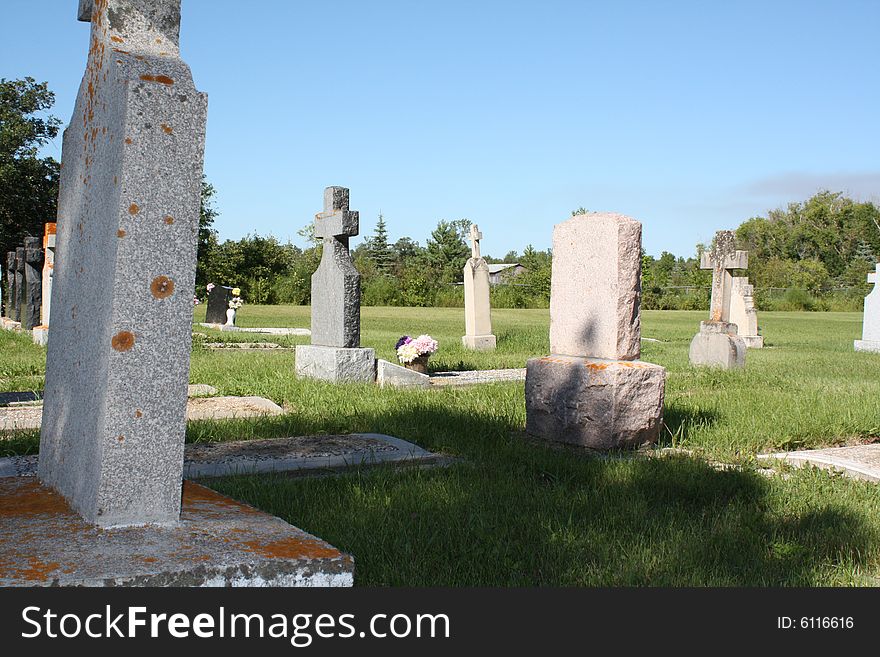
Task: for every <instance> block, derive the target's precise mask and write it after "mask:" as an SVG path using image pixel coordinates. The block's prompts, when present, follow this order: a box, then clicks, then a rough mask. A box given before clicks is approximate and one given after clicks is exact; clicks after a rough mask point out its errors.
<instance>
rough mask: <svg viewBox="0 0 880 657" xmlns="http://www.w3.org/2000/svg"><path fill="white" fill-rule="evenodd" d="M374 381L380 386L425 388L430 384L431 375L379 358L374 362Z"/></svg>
mask: <svg viewBox="0 0 880 657" xmlns="http://www.w3.org/2000/svg"><path fill="white" fill-rule="evenodd" d="M376 383H378V384H379V387H381V388H384V387H386V386H391V387H395V388H418V387H421V388H425V387H430V386H431V377H429V376H428V375H427V374H422V373H421V372H416V371H414V370H410V369H407V368H406V367H401V366H400V365H396V364H394V363H391V362H389V361H387V360H382V359H381V358H380V359H379V360H378V361H377V362H376Z"/></svg>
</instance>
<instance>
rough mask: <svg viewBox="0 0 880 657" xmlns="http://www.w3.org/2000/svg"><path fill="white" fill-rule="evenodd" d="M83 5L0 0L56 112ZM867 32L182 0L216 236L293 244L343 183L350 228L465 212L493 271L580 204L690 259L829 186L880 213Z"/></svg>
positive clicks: (839, 8)
mask: <svg viewBox="0 0 880 657" xmlns="http://www.w3.org/2000/svg"><path fill="white" fill-rule="evenodd" d="M76 5H77V2H76V0H50V1H40V2H21V1H18V0H16V1H14V2H12V1H9V0H7V1H6V2H4V7H3V17H4V21H3V27H0V36H2V38H0V77H5V78H7V79H9V78H18V77H24V76H27V75H29V76H32V77H35V78H37V79H38V80H40V81H44V80H45V81H48V82H49V85H50V88H51V89H52V90H53V91H55V93H56V96H57V104H56V107H55V110H54V113H55V114H56V115H58V116H60V117H61V118H62V119H63V120H65V121H67V120H69V117H70V114H71V112H72V111H73V103H74V99H75V94H76V91H77V87H78V85H79V81H80V79H81V77H82V72H83V70H84V66H85V56H86V49H87V42H88V31H89V27H88V25H87V24H85V23H78V22H76ZM878 25H880V1H876V0H865V1H860V0H838V1H837V2H831V1H830V0H828V1H826V2H810V1H805V0H801V1H798V2H783V1H777V2H772V1H765V2H727V3H718V2H705V1H703V2H684V1H681V2H675V1H669V2H648V1H644V2H637V1H628V2H626V1H621V2H596V1H593V2H590V1H582V2H577V1H562V0H544V1H540V2H539V1H537V0H536V1H533V2H522V1H517V0H506V1H503V2H501V1H495V0H482V1H475V0H471V1H469V2H468V1H460V0H443V1H442V2H416V1H413V0H410V1H409V2H398V1H386V0H373V1H371V2H365V1H363V0H350V1H343V0H321V1H320V2H317V1H312V2H306V1H304V0H253V1H251V2H242V1H241V0H183V24H182V29H181V49H182V54H183V57H184V59H185V60H186V61H187V62H188V63H189V64H190V66H191V67H192V70H193V74H194V77H195V81H196V86H197V87H198V88H199V89H200V90H202V91H205V92H207V93H208V95H209V110H208V138H207V147H206V153H205V169H206V173H207V175H208V178H209V180H210V182H212V183H213V184H214V185H215V186H216V188H217V190H218V197H217V207H218V209H219V210H220V211H221V215H220V217H219V218H218V220H217V222H216V228H217V229H218V230H219V231H220V235H221V238H238V237H241V236H243V235H244V234H246V233H248V232H258V233H260V234H267V233H272V234H274V235H275V236H276V237H278V238H279V239H281V240H284V241H286V240H287V239H291V240H292V241H294V242H298V238H297V236H296V232H297V230H299V229H300V228H302V227H303V226H304V225H305V224H307V223H308V222H309V221H310V220H311V218H312V217H313V216H314V213H315V212H318V211H320V210H321V202H322V192H323V189H324V187H326V186H328V185H344V186H346V187H350V188H351V199H352V208H353V209H357V210H360V213H361V235H365V234H369V233H371V232H372V230H373V227H374V225H375V220H376V217H377V215H378V213H379V211H380V210H381V211H382V213H383V214H384V216H385V218H386V221H387V222H388V228H389V231H390V233H391V237H392V238H393V239H396V238H398V237H401V236H403V235H408V236H411V237H413V238H414V239H416V240H418V241H419V242H420V243H422V244H424V243H425V240H426V238H427V236H428V235H429V233H430V231H431V229H432V228H433V227H434V226H435V225H436V223H437V220H438V219H459V218H463V217H466V218H468V219H470V220H472V221H474V222H476V223H478V224H479V225H480V228H481V230H482V231H483V234H484V252H485V253H489V254H492V255H495V256H502V255H504V253H506V252H507V251H509V250H511V249H515V250H518V251H521V250H522V248H523V247H524V246H525V245H526V244H529V243H531V244H533V245H534V246H535V247H537V248H547V247H548V246H550V242H551V234H552V226H553V224H555V223H558V222H559V221H562V220H564V219H566V218H567V217H568V216H569V215H570V212H571V210H573V209H574V208H577V207H579V206H584V207H586V208H588V209H590V210H601V211H614V212H621V213H624V214H628V215H630V216H632V217H634V218H636V219H638V220H640V221H641V222H642V223H643V224H644V228H643V235H644V244H645V248H646V249H647V250H648V252H649V253H652V254H655V255H656V254H659V253H660V251H662V250H669V251H672V252H674V253H676V254H678V255H689V254H692V253H693V250H694V245H695V244H696V243H697V242H698V241H702V242H707V241H709V240H711V237H712V234H713V233H714V232H715V231H716V230H720V229H724V228H734V227H736V226H737V225H738V224H739V223H740V222H741V221H743V220H744V219H747V218H749V217H751V216H755V215H760V214H763V213H765V212H766V210H768V209H770V208H774V207H779V206H782V205H785V204H786V203H788V202H789V201H796V200H804V199H806V198H808V197H809V196H810V195H812V194H813V193H814V192H815V191H816V190H817V189H819V188H824V187H827V188H831V189H833V190H841V191H846V192H848V193H850V194H851V195H852V196H854V197H856V198H859V199H861V200H871V201H874V202H875V203H876V202H878V201H880V162H878V145H880V111H878V110H880V84H878V83H880V66H878V63H880V39H878V38H877V32H876V31H877V26H878ZM60 151H61V140H60V138H59V139H58V140H57V142H56V143H55V144H52V145H50V146H49V147H48V148H47V149H46V152H47V153H48V154H51V155H53V156H55V157H56V158H60V155H61V152H60Z"/></svg>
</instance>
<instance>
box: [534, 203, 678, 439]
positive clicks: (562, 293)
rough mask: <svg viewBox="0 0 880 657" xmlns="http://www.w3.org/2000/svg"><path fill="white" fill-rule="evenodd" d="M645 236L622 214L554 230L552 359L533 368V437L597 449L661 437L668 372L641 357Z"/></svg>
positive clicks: (580, 218) (588, 217) (580, 219)
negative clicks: (642, 276) (642, 269)
mask: <svg viewBox="0 0 880 657" xmlns="http://www.w3.org/2000/svg"><path fill="white" fill-rule="evenodd" d="M641 238H642V225H641V224H640V223H639V222H638V221H635V220H633V219H631V218H629V217H625V216H623V215H618V214H609V213H592V214H581V215H577V216H575V217H572V218H571V219H569V220H568V221H565V222H563V223H561V224H559V225H557V226H556V227H555V228H554V230H553V272H552V280H551V290H550V352H551V355H550V356H548V357H546V358H533V359H531V360H529V361H528V364H527V373H526V430H527V431H528V432H529V433H531V434H534V435H537V436H540V437H543V438H546V439H548V440H558V441H563V442H569V443H574V444H576V445H581V446H584V447H591V448H594V449H618V448H625V447H638V446H640V445H644V444H648V443H653V442H655V441H656V440H657V439H658V437H659V435H660V426H661V424H662V419H663V397H664V391H665V376H666V370H664V369H663V368H662V367H660V366H658V365H653V364H651V363H646V362H643V361H641V360H640V356H641V348H640V337H641Z"/></svg>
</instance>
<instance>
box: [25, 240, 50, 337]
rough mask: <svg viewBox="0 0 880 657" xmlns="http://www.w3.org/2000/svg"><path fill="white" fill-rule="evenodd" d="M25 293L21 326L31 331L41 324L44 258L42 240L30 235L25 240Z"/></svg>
mask: <svg viewBox="0 0 880 657" xmlns="http://www.w3.org/2000/svg"><path fill="white" fill-rule="evenodd" d="M24 253H25V256H24V295H23V297H22V306H21V327H22V329H24V330H25V331H30V330H32V329H33V328H34V327H36V326H40V318H41V316H42V305H43V258H44V252H43V248H42V245H41V240H40V239H39V238H37V237H28V238H25V241H24Z"/></svg>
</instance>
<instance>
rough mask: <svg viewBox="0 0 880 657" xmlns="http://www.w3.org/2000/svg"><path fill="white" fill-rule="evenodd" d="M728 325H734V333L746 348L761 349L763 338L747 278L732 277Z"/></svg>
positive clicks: (753, 292) (752, 292)
mask: <svg viewBox="0 0 880 657" xmlns="http://www.w3.org/2000/svg"><path fill="white" fill-rule="evenodd" d="M729 321H730V323H731V324H736V332H737V335H739V337H741V338H742V340H743V342H745V343H746V347H748V348H750V349H761V348H763V346H764V337H763V336H762V335H760V332H759V330H758V309H757V308H756V307H755V287H754V286H753V285H751V284H750V283H749V278H748V276H734V277H733V287H732V289H731V292H730V320H729Z"/></svg>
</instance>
